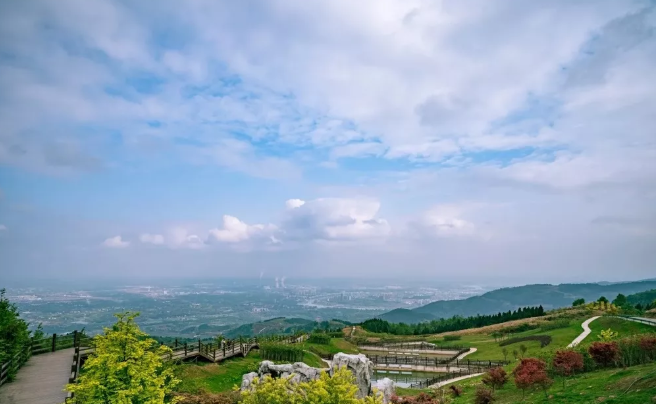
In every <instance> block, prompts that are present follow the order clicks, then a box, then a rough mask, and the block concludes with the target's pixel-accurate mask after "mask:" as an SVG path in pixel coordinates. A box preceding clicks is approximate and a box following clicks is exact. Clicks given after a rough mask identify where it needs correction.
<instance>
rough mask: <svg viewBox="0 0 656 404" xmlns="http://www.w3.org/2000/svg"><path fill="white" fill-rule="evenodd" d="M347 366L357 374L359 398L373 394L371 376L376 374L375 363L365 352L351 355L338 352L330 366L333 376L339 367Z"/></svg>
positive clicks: (356, 381)
mask: <svg viewBox="0 0 656 404" xmlns="http://www.w3.org/2000/svg"><path fill="white" fill-rule="evenodd" d="M343 367H346V368H347V369H348V370H350V371H351V372H352V373H353V376H355V384H356V385H357V386H358V393H357V396H358V398H364V397H366V396H368V395H369V394H371V378H372V377H373V375H374V364H373V363H372V362H371V361H370V360H369V359H368V358H367V357H366V356H364V355H363V354H358V355H349V354H345V353H341V352H340V353H338V354H336V355H335V356H334V357H333V364H332V366H331V367H330V375H331V376H332V375H333V374H334V373H335V371H336V370H337V369H341V368H343Z"/></svg>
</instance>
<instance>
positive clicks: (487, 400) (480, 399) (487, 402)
mask: <svg viewBox="0 0 656 404" xmlns="http://www.w3.org/2000/svg"><path fill="white" fill-rule="evenodd" d="M495 401H496V398H495V397H494V392H493V391H492V390H490V389H486V388H485V387H483V386H478V388H477V389H476V394H475V396H474V404H491V403H493V402H495Z"/></svg>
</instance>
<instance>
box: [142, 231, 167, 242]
mask: <svg viewBox="0 0 656 404" xmlns="http://www.w3.org/2000/svg"><path fill="white" fill-rule="evenodd" d="M139 240H140V241H141V242H142V243H147V244H155V245H161V244H164V236H162V235H161V234H150V233H144V234H142V235H141V236H139Z"/></svg>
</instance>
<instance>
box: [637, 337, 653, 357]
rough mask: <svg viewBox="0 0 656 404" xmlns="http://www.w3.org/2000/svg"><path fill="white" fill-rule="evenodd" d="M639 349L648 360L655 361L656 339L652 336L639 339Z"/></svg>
mask: <svg viewBox="0 0 656 404" xmlns="http://www.w3.org/2000/svg"><path fill="white" fill-rule="evenodd" d="M640 349H642V351H643V352H644V353H645V356H647V357H648V358H650V359H652V360H653V359H656V337H655V336H653V335H645V336H643V337H642V338H640Z"/></svg>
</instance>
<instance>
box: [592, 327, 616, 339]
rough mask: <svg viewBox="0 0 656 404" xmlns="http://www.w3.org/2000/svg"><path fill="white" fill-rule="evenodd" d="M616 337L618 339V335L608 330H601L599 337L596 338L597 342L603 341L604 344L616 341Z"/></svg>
mask: <svg viewBox="0 0 656 404" xmlns="http://www.w3.org/2000/svg"><path fill="white" fill-rule="evenodd" d="M617 337H618V334H617V333H616V332H615V331H613V330H612V329H610V328H609V329H607V330H601V333H600V334H599V335H597V338H598V339H599V340H601V341H605V342H608V341H612V340H614V339H617Z"/></svg>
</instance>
